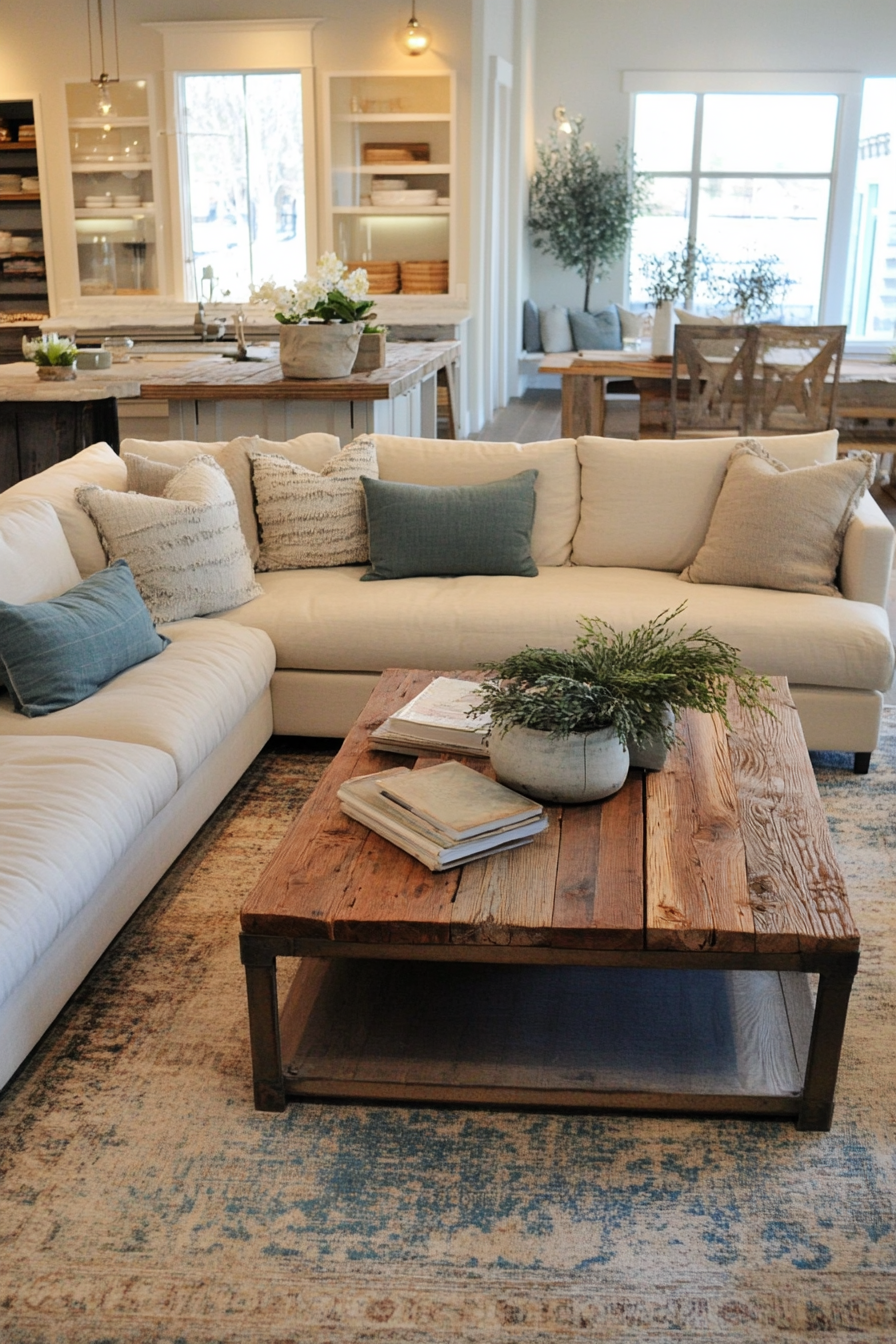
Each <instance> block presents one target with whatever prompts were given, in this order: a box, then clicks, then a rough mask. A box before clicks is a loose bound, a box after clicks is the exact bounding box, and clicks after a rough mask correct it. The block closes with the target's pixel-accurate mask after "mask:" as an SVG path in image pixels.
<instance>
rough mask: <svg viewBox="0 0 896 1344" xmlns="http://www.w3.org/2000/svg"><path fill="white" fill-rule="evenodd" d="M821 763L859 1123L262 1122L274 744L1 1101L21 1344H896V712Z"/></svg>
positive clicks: (281, 768)
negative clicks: (264, 888) (862, 767)
mask: <svg viewBox="0 0 896 1344" xmlns="http://www.w3.org/2000/svg"><path fill="white" fill-rule="evenodd" d="M888 713H889V714H890V715H891V716H893V717H891V718H890V721H889V723H888V728H887V733H886V736H885V739H884V743H883V746H882V749H881V750H880V751H879V752H878V753H876V754H875V757H874V759H873V764H872V772H871V774H870V775H869V776H868V777H867V778H865V779H860V778H856V777H854V776H853V775H851V774H850V773H848V772H847V770H846V769H845V768H844V767H845V766H846V764H847V762H846V760H845V758H843V759H840V760H838V759H837V758H835V757H819V758H817V759H816V769H817V774H818V779H819V785H820V788H821V792H822V798H823V800H824V804H825V808H826V810H827V814H828V817H829V819H830V823H831V827H832V831H833V834H834V839H835V843H836V846H837V849H838V852H839V855H840V858H841V861H842V863H843V866H844V869H845V872H846V876H847V881H848V884H849V889H850V893H851V899H852V905H853V910H854V913H855V916H856V920H857V923H858V925H859V928H860V930H861V933H862V939H863V945H862V963H861V967H860V971H859V977H858V980H857V982H856V989H855V991H854V994H853V999H852V1004H851V1007H850V1013H849V1022H848V1027H847V1034H846V1042H845V1047H844V1056H843V1061H842V1065H841V1072H840V1082H839V1089H838V1098H837V1110H836V1115H835V1121H834V1128H833V1131H832V1132H831V1133H830V1134H800V1133H797V1132H796V1130H795V1129H794V1128H793V1126H792V1125H791V1124H789V1123H779V1122H774V1121H772V1122H769V1121H766V1122H754V1121H749V1120H734V1119H709V1120H689V1119H680V1118H665V1119H663V1118H656V1117H631V1116H612V1115H610V1116H600V1115H598V1116H593V1115H584V1116H583V1115H569V1114H566V1115H564V1114H537V1113H527V1114H514V1113H509V1112H489V1111H474V1110H463V1111H452V1110H438V1109H414V1108H407V1109H405V1108H400V1107H367V1106H347V1105H343V1106H328V1105H318V1104H308V1105H292V1106H291V1107H290V1108H289V1109H288V1110H287V1112H286V1113H285V1114H283V1115H262V1114H258V1113H256V1112H255V1111H254V1110H253V1109H252V1102H251V1090H250V1080H249V1069H248V1062H247V1042H246V1019H245V1005H244V987H243V980H242V972H241V968H240V965H239V959H238V954H237V946H236V930H237V912H238V910H239V907H240V904H241V903H242V901H243V899H244V898H245V896H246V894H247V893H248V891H249V890H250V889H251V887H252V885H253V883H254V881H255V879H256V877H257V875H258V873H259V871H260V869H261V867H262V866H263V864H264V862H265V861H266V859H267V858H268V856H269V855H270V854H271V853H272V851H273V849H274V848H275V846H276V844H277V842H278V841H279V839H280V837H281V835H282V834H283V831H284V830H285V828H286V825H287V823H288V821H289V819H290V817H291V815H292V814H293V813H294V811H295V809H296V807H297V806H298V805H299V803H300V802H301V801H302V799H303V798H304V797H305V796H307V793H308V792H309V791H310V789H311V788H312V787H313V784H314V782H315V780H316V779H317V777H318V776H319V774H320V772H321V770H322V769H323V767H324V765H325V764H326V759H327V758H326V757H325V756H324V755H320V754H318V755H314V754H307V753H304V754H303V753H300V752H299V751H297V749H296V748H295V746H292V747H290V746H289V744H284V743H282V742H279V743H275V744H274V745H273V746H272V747H271V748H270V749H269V750H268V751H267V752H265V753H264V754H263V755H262V756H261V757H260V758H259V760H258V762H257V763H256V764H255V766H254V767H253V768H252V769H251V770H250V771H249V772H248V774H247V775H246V776H245V777H244V779H243V780H242V782H241V783H240V785H239V786H238V787H237V788H236V789H235V790H234V792H233V794H232V795H231V796H230V797H229V798H228V800H227V801H226V802H225V803H224V804H223V805H222V807H221V808H220V809H219V811H218V813H217V814H216V815H215V817H214V818H213V819H212V820H211V821H210V822H209V824H208V825H207V826H206V827H205V829H204V830H203V832H202V833H201V834H200V835H199V836H198V837H197V838H196V840H195V841H194V842H193V844H192V845H191V846H190V848H189V849H188V850H187V852H186V853H185V854H184V855H183V857H182V858H181V859H180V861H179V862H178V863H177V864H176V865H175V866H174V868H172V870H171V871H170V872H169V874H168V875H167V876H166V878H165V879H164V880H163V881H162V882H161V883H160V884H159V886H158V888H157V889H156V891H155V892H154V893H153V895H152V896H151V897H150V898H149V899H148V900H147V901H146V902H145V904H144V905H143V906H142V907H141V909H140V911H139V912H138V913H137V915H136V916H135V917H134V919H133V920H132V921H131V923H130V924H129V925H128V927H127V928H126V929H125V930H124V931H123V933H122V935H121V936H120V937H119V939H118V940H117V942H116V943H115V944H114V945H113V947H112V948H111V949H110V950H109V951H108V953H107V954H106V955H105V957H104V958H103V959H102V961H101V962H100V963H99V965H98V966H97V967H96V968H95V970H94V972H93V974H92V975H91V976H90V978H89V980H88V981H87V982H86V983H85V985H84V986H83V987H82V989H81V990H80V991H79V993H78V994H77V995H76V996H75V998H74V999H73V1000H72V1002H71V1003H70V1004H69V1006H68V1008H67V1009H66V1011H65V1013H64V1014H63V1015H62V1017H61V1018H60V1019H59V1021H58V1022H57V1023H56V1025H55V1026H54V1028H53V1029H52V1030H51V1031H50V1032H49V1033H48V1035H47V1037H46V1038H45V1040H44V1042H43V1043H42V1044H41V1046H40V1047H39V1049H38V1050H37V1051H36V1052H35V1054H34V1056H33V1057H32V1059H31V1060H30V1061H29V1062H28V1064H27V1065H26V1066H25V1068H24V1069H23V1070H22V1071H21V1073H20V1074H19V1076H18V1077H17V1079H16V1080H15V1081H14V1082H13V1083H12V1084H11V1085H10V1086H9V1087H8V1088H7V1090H6V1091H5V1093H3V1095H2V1097H0V1339H2V1340H3V1341H4V1344H250V1342H251V1344H286V1342H287V1341H293V1342H296V1344H346V1341H371V1342H372V1344H386V1342H387V1341H407V1342H408V1344H410V1342H411V1341H413V1342H414V1344H422V1342H423V1341H426V1342H427V1344H429V1342H430V1341H431V1342H432V1344H448V1342H449V1341H450V1342H451V1344H467V1342H468V1341H469V1342H471V1344H472V1341H488V1342H489V1344H512V1342H514V1344H515V1342H520V1341H525V1344H540V1342H541V1341H544V1342H545V1344H546V1342H547V1341H551V1342H553V1341H575V1340H582V1341H605V1340H613V1341H615V1340H619V1341H632V1340H642V1341H663V1342H664V1344H666V1342H667V1341H673V1340H675V1341H700V1344H722V1341H725V1344H732V1342H734V1344H747V1342H749V1344H769V1341H780V1342H781V1344H789V1342H790V1341H797V1340H809V1339H816V1338H818V1337H821V1338H823V1339H824V1340H826V1341H846V1340H850V1341H856V1340H859V1341H863V1344H864V1342H866V1341H874V1342H875V1344H883V1342H884V1341H889V1342H892V1341H893V1340H894V1339H896V1275H894V1260H896V1255H894V1251H896V1170H894V1168H896V1161H894V1155H896V1145H894V1123H893V1122H894V1102H896V1050H894V1027H893V1023H894V1005H896V919H894V915H896V839H894V820H896V710H891V711H888Z"/></svg>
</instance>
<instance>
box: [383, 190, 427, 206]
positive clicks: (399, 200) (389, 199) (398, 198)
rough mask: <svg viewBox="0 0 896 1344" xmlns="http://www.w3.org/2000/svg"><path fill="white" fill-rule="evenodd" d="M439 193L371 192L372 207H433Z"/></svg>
mask: <svg viewBox="0 0 896 1344" xmlns="http://www.w3.org/2000/svg"><path fill="white" fill-rule="evenodd" d="M438 195H439V193H438V192H437V191H428V190H425V189H423V188H417V189H415V190H412V191H371V193H370V199H371V200H372V201H373V204H374V205H386V206H389V205H418V206H419V205H435V203H436V200H437V198H438Z"/></svg>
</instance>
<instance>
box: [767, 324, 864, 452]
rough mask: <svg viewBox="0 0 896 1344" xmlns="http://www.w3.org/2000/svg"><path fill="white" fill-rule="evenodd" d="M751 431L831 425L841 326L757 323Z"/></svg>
mask: <svg viewBox="0 0 896 1344" xmlns="http://www.w3.org/2000/svg"><path fill="white" fill-rule="evenodd" d="M758 333H759V351H758V356H757V363H756V372H755V388H754V394H753V396H752V398H751V409H750V419H749V431H750V433H752V434H793V433H811V432H813V431H815V430H820V429H833V427H834V421H835V419H836V415H837V397H838V393H839V390H840V366H841V364H842V363H843V349H844V346H845V344H846V327H779V326H774V325H771V324H765V323H763V324H760V326H759V328H758Z"/></svg>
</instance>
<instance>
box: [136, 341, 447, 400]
mask: <svg viewBox="0 0 896 1344" xmlns="http://www.w3.org/2000/svg"><path fill="white" fill-rule="evenodd" d="M459 354H460V342H459V341H404V342H395V343H392V344H389V345H387V346H386V364H385V366H384V367H383V368H382V369H374V370H373V371H372V372H371V373H352V374H349V375H348V377H346V378H284V377H283V371H282V370H281V368H280V361H279V360H276V359H271V360H264V361H258V362H249V361H246V362H244V363H240V362H239V361H238V360H235V359H223V358H222V359H198V360H193V361H191V362H190V363H187V364H183V365H181V366H180V367H179V368H177V369H176V370H173V371H171V370H168V371H166V372H164V373H158V374H155V375H151V376H150V377H148V378H145V379H143V380H142V389H141V393H140V395H141V396H142V397H144V398H150V399H152V400H154V401H256V400H264V401H389V400H390V399H392V398H393V397H399V396H402V395H403V394H404V393H405V392H407V391H409V390H410V388H412V387H415V386H416V384H417V383H419V382H421V381H422V379H424V378H428V377H429V376H430V374H433V373H437V372H438V370H439V369H442V368H444V367H445V365H446V364H452V363H454V362H455V361H456V360H457V358H458V356H459Z"/></svg>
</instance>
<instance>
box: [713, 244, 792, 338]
mask: <svg viewBox="0 0 896 1344" xmlns="http://www.w3.org/2000/svg"><path fill="white" fill-rule="evenodd" d="M780 267H781V261H780V258H779V257H757V259H756V260H755V261H750V262H743V263H742V264H741V265H739V266H737V267H735V268H734V270H732V271H731V273H730V274H729V275H728V276H726V277H724V278H719V280H717V281H716V283H715V285H714V292H715V297H716V299H717V300H718V301H719V302H720V303H723V304H727V305H728V307H730V308H733V309H735V311H737V312H740V313H742V314H743V316H744V320H745V321H747V322H758V321H759V320H760V319H761V318H763V317H765V316H766V314H767V313H769V312H770V311H771V310H772V308H773V307H774V306H775V304H776V303H780V302H782V301H783V299H784V296H785V294H786V293H787V291H788V289H790V287H791V285H792V284H793V280H792V279H791V277H790V276H789V275H787V274H786V272H784V271H782V270H781V269H780Z"/></svg>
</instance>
